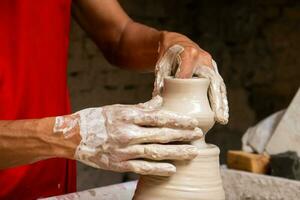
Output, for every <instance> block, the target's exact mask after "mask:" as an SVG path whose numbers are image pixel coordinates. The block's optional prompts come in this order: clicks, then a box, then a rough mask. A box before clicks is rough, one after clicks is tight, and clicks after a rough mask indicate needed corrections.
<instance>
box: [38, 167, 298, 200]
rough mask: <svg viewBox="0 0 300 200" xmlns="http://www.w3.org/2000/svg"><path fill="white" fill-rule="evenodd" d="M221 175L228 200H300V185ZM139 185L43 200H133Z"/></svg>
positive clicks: (224, 171) (245, 175)
mask: <svg viewBox="0 0 300 200" xmlns="http://www.w3.org/2000/svg"><path fill="white" fill-rule="evenodd" d="M221 174H222V180H223V186H224V189H225V193H226V199H228V200H261V199H265V200H275V199H276V200H278V199H280V200H285V199H286V200H297V199H300V181H293V180H289V179H284V178H277V177H271V176H266V175H258V174H253V173H248V172H242V171H236V170H229V169H221ZM136 184H137V181H132V182H126V183H121V184H116V185H111V186H106V187H100V188H94V189H89V190H85V191H82V192H76V193H71V194H67V195H62V196H56V197H50V198H46V199H43V200H99V199H101V200H131V199H132V196H133V194H134V190H135V187H136ZM199 199H201V198H199Z"/></svg>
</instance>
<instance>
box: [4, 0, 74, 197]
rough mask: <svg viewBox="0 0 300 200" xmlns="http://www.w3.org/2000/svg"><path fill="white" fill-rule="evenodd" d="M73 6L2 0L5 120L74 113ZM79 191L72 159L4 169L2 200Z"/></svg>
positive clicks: (52, 0) (56, 0)
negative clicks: (70, 74) (70, 79)
mask: <svg viewBox="0 0 300 200" xmlns="http://www.w3.org/2000/svg"><path fill="white" fill-rule="evenodd" d="M70 4H71V0H0V120H15V119H30V118H42V117H47V116H57V115H63V114H67V113H70V103H69V97H68V89H67V77H66V69H67V53H68V46H69V26H70V6H71V5H70ZM0 162H1V161H0ZM75 189H76V165H75V162H74V161H70V160H66V159H49V160H45V161H40V162H37V163H34V164H31V165H26V166H20V167H16V168H11V169H6V170H1V171H0V199H17V200H20V199H22V200H27V199H36V198H38V197H47V196H53V195H59V194H64V193H67V192H73V191H75Z"/></svg>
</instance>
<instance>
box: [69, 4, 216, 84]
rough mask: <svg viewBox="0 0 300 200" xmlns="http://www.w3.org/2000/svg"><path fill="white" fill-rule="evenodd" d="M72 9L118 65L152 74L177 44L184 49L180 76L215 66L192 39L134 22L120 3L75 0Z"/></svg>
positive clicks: (111, 60)
mask: <svg viewBox="0 0 300 200" xmlns="http://www.w3.org/2000/svg"><path fill="white" fill-rule="evenodd" d="M141 9H142V8H141ZM72 10H73V15H74V17H75V19H76V20H77V21H78V22H79V24H80V25H81V26H82V27H83V29H84V30H86V31H87V33H88V34H89V35H90V36H91V37H92V39H93V40H94V41H95V42H96V44H97V45H98V46H99V48H100V49H101V51H102V52H103V53H104V55H105V57H106V58H107V59H108V61H110V62H111V63H113V64H115V65H117V66H120V67H124V68H127V69H134V70H138V71H153V70H154V66H155V63H156V62H157V60H159V59H160V58H161V57H162V56H163V55H164V53H165V52H166V51H167V50H168V49H169V48H170V47H171V46H173V45H175V44H179V45H181V46H182V47H184V51H183V52H182V53H181V54H180V57H181V61H182V62H181V66H180V68H181V70H180V73H179V77H181V78H188V77H191V76H192V73H193V69H194V68H195V67H197V66H199V65H205V66H212V59H211V56H210V55H209V53H207V52H206V51H204V50H203V49H201V48H200V47H199V46H198V45H197V44H196V43H194V42H193V41H191V40H190V39H189V38H187V37H186V36H184V35H182V34H179V33H174V32H168V31H158V30H156V29H154V28H151V27H148V26H145V25H142V24H139V23H136V22H134V21H133V20H132V19H130V18H129V17H128V15H127V14H126V13H125V12H124V10H123V9H122V8H121V6H120V5H119V3H118V1H117V0H74V1H73V9H72Z"/></svg>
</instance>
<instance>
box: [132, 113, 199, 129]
mask: <svg viewBox="0 0 300 200" xmlns="http://www.w3.org/2000/svg"><path fill="white" fill-rule="evenodd" d="M131 117H132V118H131V121H132V122H133V123H134V124H137V125H141V126H156V127H157V126H158V127H176V128H189V129H193V128H195V127H199V126H200V121H199V120H198V119H196V118H194V117H190V116H186V115H182V114H177V113H175V112H171V111H166V110H155V111H151V112H146V111H145V112H142V113H140V115H132V116H131Z"/></svg>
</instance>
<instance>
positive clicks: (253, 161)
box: [227, 151, 270, 174]
mask: <svg viewBox="0 0 300 200" xmlns="http://www.w3.org/2000/svg"><path fill="white" fill-rule="evenodd" d="M269 163H270V157H269V156H268V155H262V154H254V153H248V152H244V151H228V153H227V165H228V168H230V169H238V170H243V171H248V172H253V173H258V174H266V173H267V172H268V171H269Z"/></svg>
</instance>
